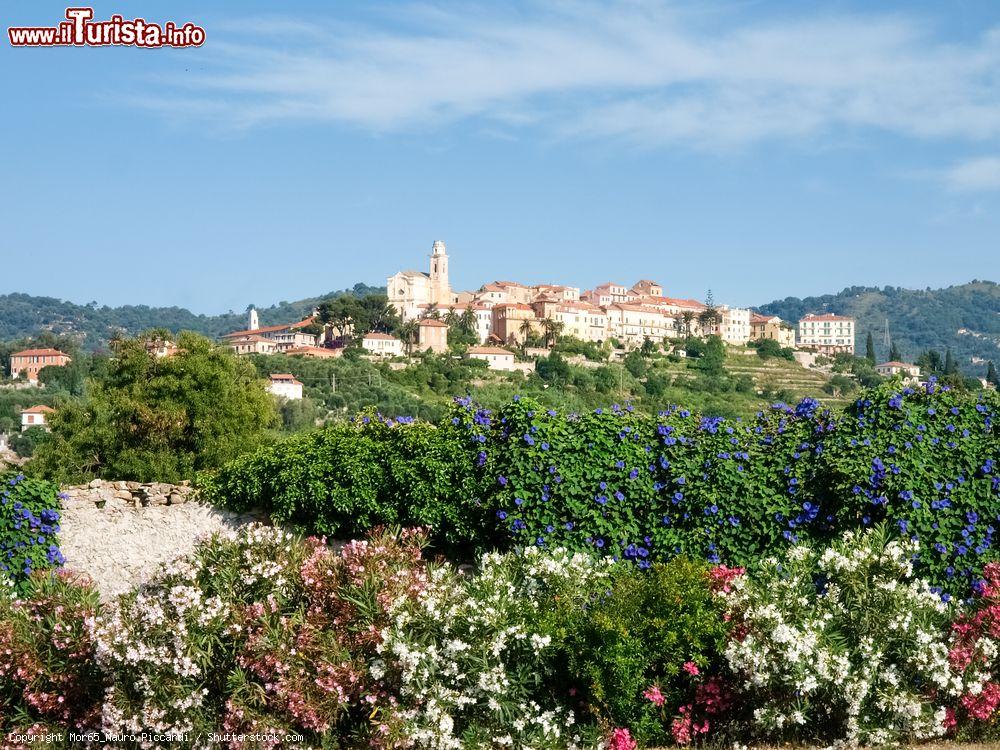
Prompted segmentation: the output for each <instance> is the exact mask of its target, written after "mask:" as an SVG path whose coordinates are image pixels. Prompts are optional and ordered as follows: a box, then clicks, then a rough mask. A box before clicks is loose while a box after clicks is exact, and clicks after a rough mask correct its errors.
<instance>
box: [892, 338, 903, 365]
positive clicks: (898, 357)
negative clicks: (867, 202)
mask: <svg viewBox="0 0 1000 750" xmlns="http://www.w3.org/2000/svg"><path fill="white" fill-rule="evenodd" d="M902 359H903V355H902V353H901V352H900V351H899V347H898V346H897V345H896V342H895V341H893V342H892V345H891V346H890V347H889V361H890V362H901V361H902Z"/></svg>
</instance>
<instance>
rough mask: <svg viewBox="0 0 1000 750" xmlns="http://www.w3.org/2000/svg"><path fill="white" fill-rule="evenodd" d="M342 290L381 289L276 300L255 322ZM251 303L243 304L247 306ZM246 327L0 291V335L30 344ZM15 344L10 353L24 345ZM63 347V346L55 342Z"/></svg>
mask: <svg viewBox="0 0 1000 750" xmlns="http://www.w3.org/2000/svg"><path fill="white" fill-rule="evenodd" d="M345 294H351V295H353V296H356V297H365V296H368V295H370V294H385V288H384V287H370V286H367V285H365V284H355V285H354V287H353V288H351V289H345V290H343V291H339V292H328V293H327V294H323V295H320V296H319V297H310V298H307V299H303V300H298V301H296V302H279V303H278V304H276V305H271V306H269V307H259V308H257V312H258V313H259V315H260V323H261V325H272V324H277V323H292V322H295V321H298V320H302V319H303V318H305V317H306V316H308V315H310V314H311V313H312V311H313V310H314V309H315V308H316V307H317V306H318V305H320V304H322V303H323V302H325V301H327V300H330V299H335V298H337V297H339V296H343V295H345ZM251 306H252V305H248V306H247V309H248V310H249V308H250V307H251ZM245 327H246V314H245V313H243V312H240V313H237V312H233V311H232V310H230V311H229V312H228V313H224V314H222V315H195V314H194V313H192V312H190V311H189V310H185V309H184V308H181V307H147V306H146V305H125V306H123V307H108V306H106V305H104V306H99V305H98V304H97V303H96V302H91V303H90V304H87V305H77V304H74V303H72V302H66V301H63V300H58V299H55V298H53V297H33V296H30V295H27V294H6V295H0V339H3V340H6V339H21V338H23V337H27V336H32V337H34V338H35V339H36V341H35V342H32V343H33V344H38V345H41V346H48V345H49V344H48V343H47V340H46V339H47V336H51V335H53V334H50V333H48V332H50V331H54V332H56V334H62V335H63V336H64V337H71V338H72V339H73V340H74V341H76V342H77V345H79V344H80V343H82V344H83V346H84V347H85V348H87V349H89V350H98V349H101V348H103V347H106V346H107V345H108V343H109V342H110V341H111V340H112V339H114V338H115V337H116V336H121V335H125V336H135V335H138V334H139V333H141V332H142V331H146V330H149V329H151V328H164V329H167V330H169V331H170V332H172V333H179V332H180V331H194V332H195V333H200V334H202V335H205V336H209V337H212V338H215V337H217V336H221V335H222V334H224V333H228V332H230V331H237V330H240V329H242V328H245ZM24 348H26V347H25V346H17V347H16V348H15V349H13V351H18V350H19V349H24ZM56 348H62V350H63V351H67V349H66V348H65V347H60V346H56ZM3 356H4V355H3V351H2V348H0V364H2V365H4V371H6V369H7V368H6V365H7V362H6V361H5V360H4V358H3Z"/></svg>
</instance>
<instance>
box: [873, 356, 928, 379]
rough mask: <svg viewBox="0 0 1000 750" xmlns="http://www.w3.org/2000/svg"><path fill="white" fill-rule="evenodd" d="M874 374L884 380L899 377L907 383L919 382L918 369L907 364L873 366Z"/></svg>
mask: <svg viewBox="0 0 1000 750" xmlns="http://www.w3.org/2000/svg"><path fill="white" fill-rule="evenodd" d="M875 372H877V373H878V374H879V375H881V376H882V377H886V378H893V377H896V376H897V375H899V376H901V377H902V378H903V380H904V381H907V382H912V381H916V380H920V368H919V367H917V366H916V365H913V364H910V363H909V362H897V361H892V362H883V363H882V364H880V365H875Z"/></svg>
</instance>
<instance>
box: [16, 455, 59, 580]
mask: <svg viewBox="0 0 1000 750" xmlns="http://www.w3.org/2000/svg"><path fill="white" fill-rule="evenodd" d="M58 493H59V488H58V487H57V486H56V485H54V484H52V483H51V482H46V481H44V480H41V479H29V478H27V477H25V476H24V475H23V474H5V475H0V580H2V579H6V580H7V581H9V583H11V584H12V585H14V586H15V587H16V588H18V589H22V588H23V586H24V583H25V582H26V581H27V579H28V577H29V576H30V575H31V573H32V571H35V570H42V569H44V568H49V567H52V566H56V565H62V563H63V556H62V552H60V550H59V541H58V536H57V535H58V533H59V496H58Z"/></svg>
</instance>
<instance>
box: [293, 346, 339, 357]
mask: <svg viewBox="0 0 1000 750" xmlns="http://www.w3.org/2000/svg"><path fill="white" fill-rule="evenodd" d="M285 354H290V355H296V354H301V355H303V356H305V357H339V356H341V354H343V350H342V349H327V348H326V347H322V346H293V347H292V348H291V349H286V350H285Z"/></svg>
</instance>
